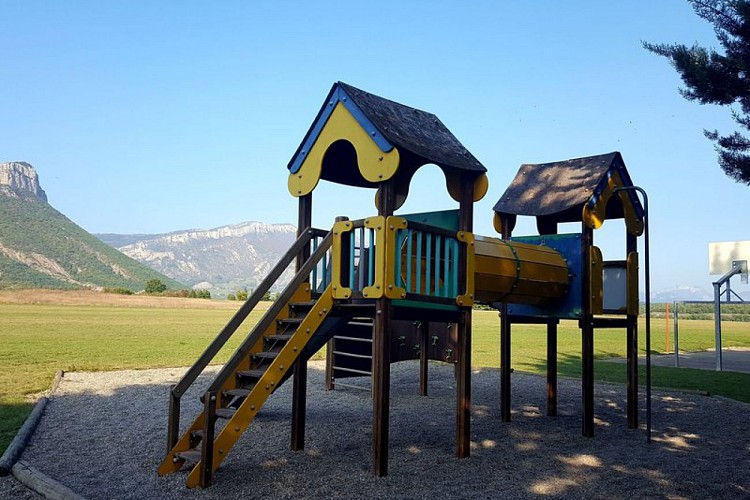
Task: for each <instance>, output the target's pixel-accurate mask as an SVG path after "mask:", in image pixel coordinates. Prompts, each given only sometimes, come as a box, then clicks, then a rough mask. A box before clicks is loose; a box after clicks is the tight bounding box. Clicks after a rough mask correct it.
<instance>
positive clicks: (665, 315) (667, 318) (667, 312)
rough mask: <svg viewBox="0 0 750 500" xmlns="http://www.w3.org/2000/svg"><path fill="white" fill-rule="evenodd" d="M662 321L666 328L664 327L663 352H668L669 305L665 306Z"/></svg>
mask: <svg viewBox="0 0 750 500" xmlns="http://www.w3.org/2000/svg"><path fill="white" fill-rule="evenodd" d="M664 319H665V320H666V326H665V327H664V352H669V304H667V309H666V313H665V314H664Z"/></svg>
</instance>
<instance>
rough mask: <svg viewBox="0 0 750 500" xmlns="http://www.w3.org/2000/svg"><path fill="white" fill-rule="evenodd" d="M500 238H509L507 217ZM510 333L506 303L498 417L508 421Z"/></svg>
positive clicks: (502, 319) (502, 332)
mask: <svg viewBox="0 0 750 500" xmlns="http://www.w3.org/2000/svg"><path fill="white" fill-rule="evenodd" d="M501 225H502V233H501V235H502V238H503V239H504V240H507V239H510V236H511V224H510V220H508V218H507V217H503V218H502V221H501ZM510 333H511V322H510V318H508V304H506V303H503V305H502V306H501V307H500V419H501V420H502V421H503V422H510V373H511V370H510V340H511V339H510Z"/></svg>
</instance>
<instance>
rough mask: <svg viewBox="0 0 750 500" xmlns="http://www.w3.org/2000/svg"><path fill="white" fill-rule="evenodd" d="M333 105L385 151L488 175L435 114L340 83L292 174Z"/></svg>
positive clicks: (307, 137) (301, 149) (296, 157)
mask: <svg viewBox="0 0 750 500" xmlns="http://www.w3.org/2000/svg"><path fill="white" fill-rule="evenodd" d="M346 97H348V100H347V99H345V98H346ZM332 102H333V103H334V104H335V102H343V104H344V105H345V106H346V107H347V109H348V110H349V111H350V112H351V113H352V114H353V115H354V116H355V118H356V119H357V121H358V122H359V123H360V125H362V126H363V128H365V129H367V130H368V133H370V134H371V135H372V137H373V140H375V141H376V142H377V143H378V145H379V146H380V147H381V149H383V150H384V151H389V150H390V149H392V147H393V146H396V147H398V149H399V151H400V152H401V153H404V152H408V153H411V154H412V155H414V156H415V157H416V160H417V161H418V162H420V163H422V164H425V163H434V164H436V165H438V166H440V167H442V168H444V169H448V170H460V171H471V172H475V173H476V174H477V175H479V174H482V173H484V172H486V171H487V169H486V168H485V167H484V165H482V164H481V163H480V162H479V160H477V159H476V158H475V157H474V155H472V154H471V153H470V152H469V150H467V149H466V148H465V147H464V146H463V144H461V143H460V142H459V140H458V139H456V137H455V136H454V135H453V134H452V133H451V131H450V130H448V128H447V127H446V126H445V125H443V123H442V122H441V121H440V119H439V118H438V117H437V116H435V115H434V114H432V113H428V112H426V111H422V110H419V109H416V108H412V107H409V106H405V105H403V104H399V103H397V102H394V101H391V100H389V99H385V98H383V97H379V96H376V95H374V94H370V93H369V92H365V91H363V90H360V89H358V88H356V87H352V86H351V85H347V84H346V83H343V82H337V83H335V84H334V85H333V87H332V88H331V91H330V92H329V94H328V97H327V98H326V100H325V102H324V103H323V106H322V108H321V110H320V112H319V113H318V115H317V117H316V118H315V121H314V122H313V124H312V126H311V127H310V129H309V130H308V132H307V134H306V135H305V138H304V139H303V141H302V143H301V144H300V146H299V148H298V149H297V151H296V153H295V154H294V156H293V157H292V159H291V161H290V162H289V165H288V168H289V170H290V171H291V172H292V173H295V172H296V170H295V169H298V168H299V166H300V165H301V163H302V161H303V160H304V154H305V151H309V150H310V148H311V147H312V145H313V144H314V142H315V139H316V137H317V135H318V133H319V132H320V130H321V129H322V128H323V126H324V125H325V120H326V119H327V118H328V115H329V113H330V111H328V110H329V109H331V108H332V106H331V103H332ZM352 104H353V105H354V106H352ZM363 122H364V123H363ZM370 128H374V129H375V130H369V129H370ZM381 135H382V138H381V137H380V136H381ZM383 139H385V140H384V141H383Z"/></svg>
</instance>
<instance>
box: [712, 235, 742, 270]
mask: <svg viewBox="0 0 750 500" xmlns="http://www.w3.org/2000/svg"><path fill="white" fill-rule="evenodd" d="M748 264H750V241H723V242H716V243H709V244H708V274H722V275H723V274H726V273H728V272H729V271H731V270H732V268H734V267H740V268H742V273H743V274H745V275H747V270H748Z"/></svg>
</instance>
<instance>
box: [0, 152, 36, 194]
mask: <svg viewBox="0 0 750 500" xmlns="http://www.w3.org/2000/svg"><path fill="white" fill-rule="evenodd" d="M0 189H1V190H2V191H3V194H6V195H11V196H13V195H17V194H18V192H21V193H31V194H32V195H34V196H35V197H37V198H39V199H40V200H42V201H45V202H46V201H47V194H46V193H45V192H44V190H43V189H42V187H41V186H40V185H39V176H38V175H37V173H36V170H34V167H32V166H31V165H29V164H28V163H26V162H23V161H10V162H6V163H0ZM14 191H15V192H14Z"/></svg>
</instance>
